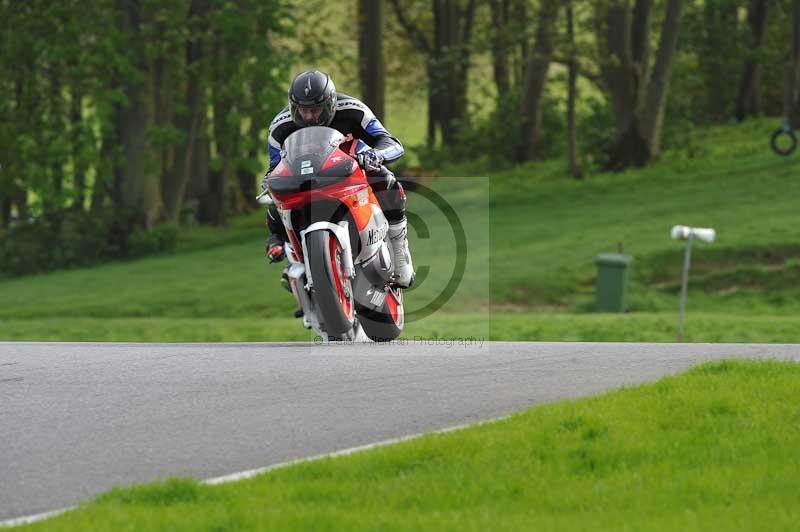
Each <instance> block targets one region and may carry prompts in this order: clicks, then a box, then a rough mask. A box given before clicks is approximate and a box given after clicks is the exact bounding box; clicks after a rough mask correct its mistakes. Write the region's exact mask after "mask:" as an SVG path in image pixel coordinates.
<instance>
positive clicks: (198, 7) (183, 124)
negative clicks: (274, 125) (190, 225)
mask: <svg viewBox="0 0 800 532" xmlns="http://www.w3.org/2000/svg"><path fill="white" fill-rule="evenodd" d="M209 9H210V4H209V2H208V1H207V0H193V1H192V3H191V6H190V7H189V24H190V25H196V26H195V28H194V31H191V30H190V32H189V36H188V39H187V41H186V49H185V68H186V89H185V96H184V99H185V102H186V106H187V112H186V113H184V114H179V115H178V116H177V119H176V121H177V127H178V129H180V130H181V131H184V132H186V141H185V142H184V143H183V144H181V145H179V146H178V147H177V149H176V150H175V159H174V162H173V164H172V167H171V170H170V173H169V179H167V181H166V182H165V183H164V186H163V191H164V203H165V206H166V211H167V217H168V218H169V219H170V220H172V221H173V222H180V213H181V209H182V207H183V200H184V198H185V196H186V187H187V185H188V184H189V182H190V180H192V177H193V174H192V161H193V160H194V159H195V151H196V150H199V149H200V147H199V145H198V144H199V143H198V139H199V138H200V136H201V134H202V132H203V131H204V130H205V128H206V123H207V118H206V98H205V93H204V90H203V88H202V83H203V77H204V71H203V69H202V64H203V59H204V44H205V39H204V36H203V35H204V32H205V29H206V25H205V22H204V20H205V18H206V16H207V14H208V11H209Z"/></svg>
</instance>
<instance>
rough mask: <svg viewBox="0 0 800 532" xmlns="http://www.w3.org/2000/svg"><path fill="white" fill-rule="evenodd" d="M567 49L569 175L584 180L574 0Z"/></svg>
mask: <svg viewBox="0 0 800 532" xmlns="http://www.w3.org/2000/svg"><path fill="white" fill-rule="evenodd" d="M566 12H567V47H568V57H569V63H568V64H567V161H568V162H569V173H570V175H572V177H574V178H576V179H582V178H583V171H582V170H581V167H580V163H579V162H578V133H577V125H576V123H575V122H576V119H575V103H576V100H577V98H578V90H577V82H578V58H577V54H578V51H577V49H576V47H575V21H574V9H573V2H572V0H568V1H567V5H566Z"/></svg>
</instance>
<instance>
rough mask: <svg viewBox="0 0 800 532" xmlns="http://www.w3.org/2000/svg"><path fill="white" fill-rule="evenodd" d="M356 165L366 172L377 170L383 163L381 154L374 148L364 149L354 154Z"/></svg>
mask: <svg viewBox="0 0 800 532" xmlns="http://www.w3.org/2000/svg"><path fill="white" fill-rule="evenodd" d="M356 161H358V165H359V166H360V167H361V168H363V169H364V170H366V171H368V172H377V171H379V170H380V169H381V164H383V155H382V154H381V152H379V151H376V150H372V149H370V150H364V151H362V152H361V153H357V154H356Z"/></svg>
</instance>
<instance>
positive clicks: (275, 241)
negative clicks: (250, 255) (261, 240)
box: [266, 235, 286, 264]
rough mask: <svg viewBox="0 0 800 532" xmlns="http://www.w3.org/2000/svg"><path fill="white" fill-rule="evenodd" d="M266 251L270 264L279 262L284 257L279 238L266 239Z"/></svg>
mask: <svg viewBox="0 0 800 532" xmlns="http://www.w3.org/2000/svg"><path fill="white" fill-rule="evenodd" d="M266 249H267V257H268V258H269V262H270V264H271V263H273V262H279V261H281V260H283V257H285V256H286V255H285V253H284V251H283V242H281V240H280V238H278V237H276V236H275V235H270V236H269V238H268V239H267V246H266Z"/></svg>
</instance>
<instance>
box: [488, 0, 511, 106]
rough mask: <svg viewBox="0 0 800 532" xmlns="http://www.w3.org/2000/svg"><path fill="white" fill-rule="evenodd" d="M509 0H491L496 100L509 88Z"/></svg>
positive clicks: (502, 96)
mask: <svg viewBox="0 0 800 532" xmlns="http://www.w3.org/2000/svg"><path fill="white" fill-rule="evenodd" d="M509 2H510V0H491V8H492V15H493V16H492V73H493V74H494V84H495V87H497V96H498V101H500V100H501V99H502V98H504V97H505V95H506V94H508V92H509V90H510V89H511V74H510V72H509V69H508V47H509V35H508V31H507V28H508V15H509V8H510V6H509Z"/></svg>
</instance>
